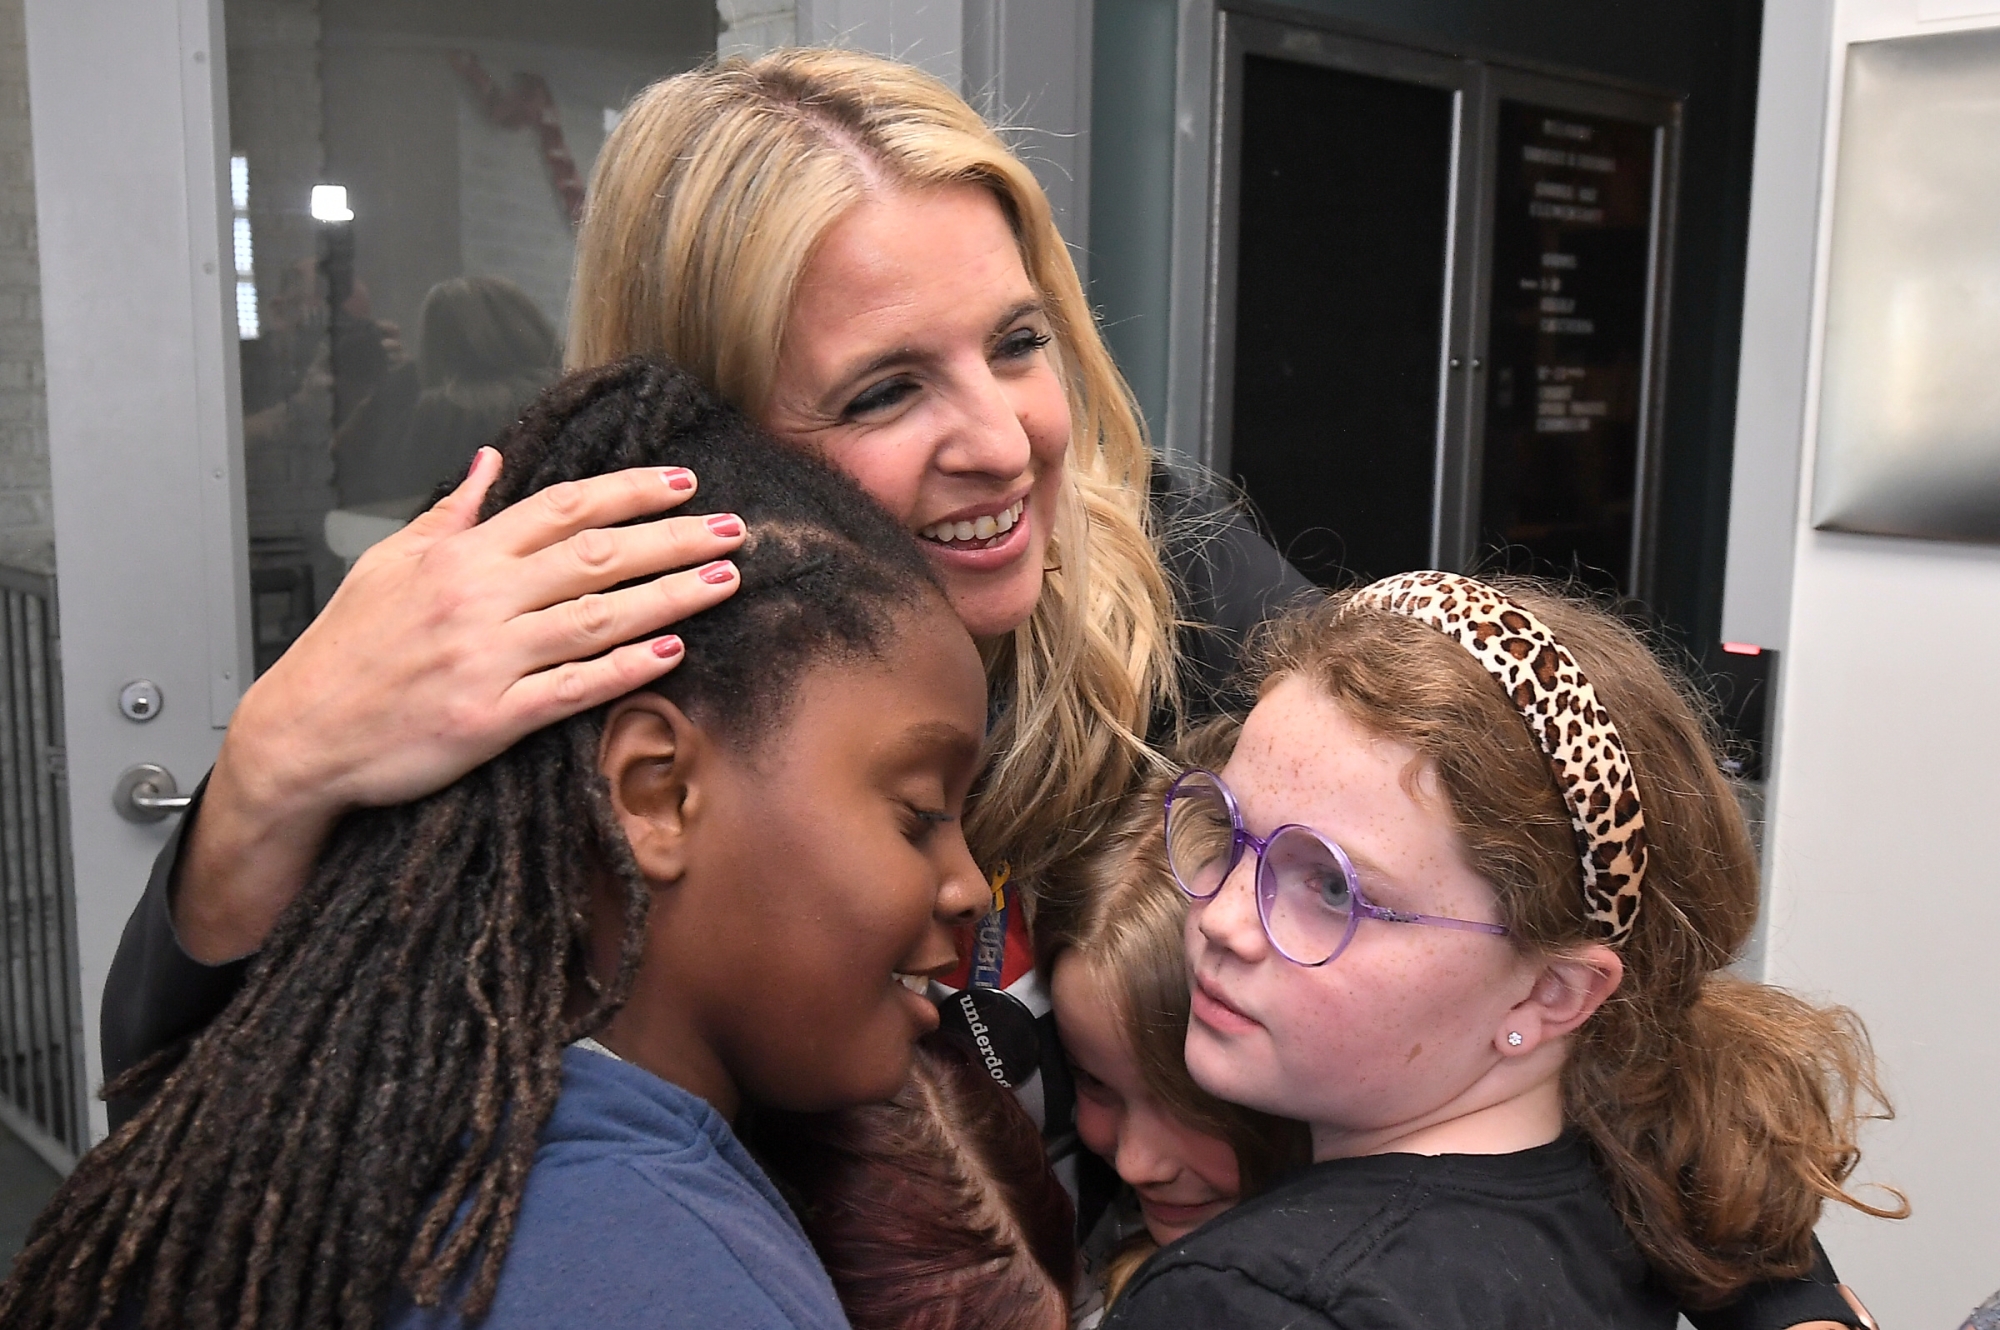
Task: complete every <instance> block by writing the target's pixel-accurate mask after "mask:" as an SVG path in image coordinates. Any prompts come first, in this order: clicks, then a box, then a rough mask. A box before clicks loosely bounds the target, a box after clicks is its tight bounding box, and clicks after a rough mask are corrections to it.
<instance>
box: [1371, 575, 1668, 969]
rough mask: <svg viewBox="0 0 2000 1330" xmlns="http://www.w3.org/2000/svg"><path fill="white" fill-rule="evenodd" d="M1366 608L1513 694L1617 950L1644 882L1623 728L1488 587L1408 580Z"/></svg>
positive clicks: (1517, 609) (1596, 926) (1543, 636)
mask: <svg viewBox="0 0 2000 1330" xmlns="http://www.w3.org/2000/svg"><path fill="white" fill-rule="evenodd" d="M1348 604H1349V605H1350V606H1351V605H1367V606H1372V607H1374V608H1377V609H1384V610H1388V611H1389V612H1391V613H1393V614H1401V615H1405V616H1407V617H1409V618H1412V619H1418V620H1421V621H1422V622H1424V623H1427V624H1429V625H1430V626H1431V627H1433V628H1435V629H1437V630H1438V631H1439V632H1441V633H1443V634H1444V635H1445V636H1447V637H1449V638H1451V639H1452V640H1453V641H1455V642H1457V643H1458V644H1459V645H1460V646H1462V647H1464V648H1465V649H1466V650H1467V651H1469V652H1471V653H1472V658H1473V659H1474V660H1476V661H1478V662H1479V663H1480V664H1481V665H1482V666H1484V667H1485V669H1486V671H1487V673H1489V674H1491V675H1492V676H1493V677H1494V678H1495V679H1497V680H1498V681H1499V682H1500V686H1501V687H1502V688H1504V689H1506V691H1507V696H1508V699H1509V700H1511V701H1512V702H1513V703H1514V706H1515V707H1516V708H1517V709H1518V710H1519V711H1520V713H1521V719H1523V720H1524V721H1526V722H1527V723H1528V731H1529V733H1531V734H1533V735H1534V736H1535V742H1536V743H1537V744H1539V745H1540V746H1541V750H1542V753H1543V755H1544V756H1546V757H1547V758H1548V760H1549V766H1550V768H1551V769H1552V770H1553V771H1554V773H1555V778H1556V786H1557V788H1558V789H1560V790H1561V791H1562V796H1563V802H1564V804H1566V805H1567V806H1568V808H1569V821H1570V825H1571V826H1572V827H1574V828H1575V829H1576V842H1577V851H1578V855H1579V857H1580V859H1581V861H1582V863H1583V908H1584V916H1585V918H1586V920H1587V921H1588V922H1589V924H1590V926H1591V927H1592V929H1593V930H1594V931H1596V932H1597V933H1598V934H1599V936H1601V937H1602V938H1603V940H1604V941H1606V942H1608V943H1610V944H1611V945H1612V946H1614V947H1615V946H1618V945H1619V944H1620V943H1622V942H1624V941H1625V939H1626V938H1627V937H1629V936H1630V935H1631V932H1632V922H1633V920H1635V919H1637V918H1638V917H1639V884H1640V883H1641V882H1642V881H1644V880H1645V876H1646V814H1645V812H1644V811H1643V810H1642V809H1640V807H1639V786H1638V784H1637V782H1636V781H1635V780H1634V779H1633V777H1632V760H1631V758H1630V757H1628V756H1627V755H1626V752H1625V744H1624V741H1623V740H1621V739H1620V738H1619V737H1618V727H1617V726H1615V725H1613V724H1612V723H1611V716H1610V714H1609V713H1608V712H1606V711H1605V709H1604V707H1603V706H1602V705H1601V704H1600V703H1599V702H1598V700H1597V690H1596V689H1594V688H1592V687H1591V686H1590V680H1589V679H1587V678H1585V677H1584V674H1583V671H1582V670H1581V669H1579V668H1578V667H1577V663H1576V661H1575V659H1573V658H1572V657H1571V656H1570V654H1569V652H1568V651H1566V650H1564V648H1563V645H1562V643H1560V642H1558V641H1556V638H1555V634H1554V633H1551V632H1550V631H1549V630H1548V627H1547V625H1545V624H1543V623H1542V621H1541V620H1540V619H1537V618H1536V617H1535V616H1534V615H1532V614H1530V613H1529V612H1528V611H1527V610H1525V609H1523V608H1522V607H1521V606H1519V605H1517V604H1515V603H1514V602H1513V601H1512V600H1510V599H1508V597H1507V596H1505V595H1504V594H1502V593H1501V592H1499V591H1497V590H1495V589H1494V588H1492V587H1490V586H1487V585H1486V584H1485V583H1484V582H1478V581H1474V580H1473V579H1472V578H1470V577H1461V576H1460V575H1459V574H1457V573H1440V572H1425V573H1404V574H1403V575H1402V576H1400V577H1385V578H1383V579H1382V580H1381V581H1379V582H1376V583H1373V584H1372V585H1369V586H1365V587H1363V588H1362V589H1361V590H1359V591H1357V592H1355V593H1354V596H1353V598H1352V599H1351V600H1350V601H1349V602H1348Z"/></svg>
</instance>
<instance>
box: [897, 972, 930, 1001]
mask: <svg viewBox="0 0 2000 1330" xmlns="http://www.w3.org/2000/svg"><path fill="white" fill-rule="evenodd" d="M889 977H890V978H891V979H893V980H895V981H896V982H897V983H899V984H901V985H902V986H903V987H905V988H907V989H909V990H910V991H911V992H912V993H915V994H916V995H917V996H918V997H925V996H928V995H929V993H930V989H931V981H930V980H928V979H926V978H924V976H922V975H920V974H892V975H890V976H889Z"/></svg>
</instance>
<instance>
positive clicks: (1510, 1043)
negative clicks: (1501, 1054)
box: [1507, 1030, 1521, 1048]
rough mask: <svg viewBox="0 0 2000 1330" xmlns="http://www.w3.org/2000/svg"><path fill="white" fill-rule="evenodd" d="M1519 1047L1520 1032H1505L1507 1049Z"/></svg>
mask: <svg viewBox="0 0 2000 1330" xmlns="http://www.w3.org/2000/svg"><path fill="white" fill-rule="evenodd" d="M1520 1046H1521V1032H1520V1031H1519V1030H1509V1031H1508V1032H1507V1047H1509V1048H1519V1047H1520Z"/></svg>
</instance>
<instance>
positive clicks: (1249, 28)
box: [1200, 10, 1484, 562]
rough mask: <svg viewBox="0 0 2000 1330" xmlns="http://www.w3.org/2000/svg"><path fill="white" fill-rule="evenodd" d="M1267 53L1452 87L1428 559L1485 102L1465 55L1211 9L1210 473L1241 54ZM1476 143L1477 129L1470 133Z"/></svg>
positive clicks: (1453, 399)
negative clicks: (1470, 120) (1470, 153)
mask: <svg viewBox="0 0 2000 1330" xmlns="http://www.w3.org/2000/svg"><path fill="white" fill-rule="evenodd" d="M1252 55H1259V56H1270V57H1274V58H1277V59H1282V60H1290V61H1294V62H1296V63H1299V64H1307V65H1316V66H1318V67H1320V68H1323V69H1335V70H1341V71H1343V72H1348V73H1355V74H1365V75H1369V76H1371V77H1375V78H1386V79H1392V80H1394V81H1396V82H1399V83H1413V84H1418V85H1421V86H1424V87H1430V88H1437V89H1440V90H1442V91H1445V92H1447V93H1449V94H1450V95H1451V100H1452V136H1451V148H1450V158H1449V161H1448V164H1447V166H1446V180H1445V209H1446V218H1445V245H1444V253H1443V254H1442V255H1440V256H1439V257H1440V259H1441V260H1442V262H1443V263H1444V270H1445V280H1444V308H1443V309H1442V311H1440V313H1441V318H1440V320H1439V328H1440V333H1441V335H1440V337H1439V339H1438V349H1437V404H1438V409H1437V427H1436V436H1435V442H1434V447H1435V449H1436V461H1435V463H1434V466H1433V475H1434V476H1435V477H1436V480H1435V481H1434V483H1433V492H1432V495H1431V514H1432V516H1431V558H1432V560H1433V561H1434V562H1436V561H1438V560H1439V559H1440V557H1441V556H1440V550H1439V538H1440V535H1441V527H1440V524H1439V521H1438V514H1439V513H1440V512H1441V511H1443V510H1444V508H1443V505H1444V503H1445V501H1446V496H1445V495H1444V494H1443V493H1442V492H1441V482H1443V481H1444V479H1445V478H1446V477H1447V476H1449V475H1452V474H1453V473H1454V468H1453V467H1452V466H1451V465H1449V463H1448V451H1449V449H1450V448H1451V445H1452V441H1453V440H1456V439H1459V438H1461V437H1463V436H1464V434H1465V428H1464V424H1463V422H1462V421H1461V420H1460V419H1459V416H1460V415H1461V414H1462V413H1463V411H1464V409H1465V403H1466V400H1467V399H1466V395H1465V393H1464V392H1462V391H1455V390H1454V389H1455V386H1456V385H1455V384H1454V379H1455V378H1456V379H1458V380H1463V379H1464V378H1465V377H1466V376H1465V375H1464V374H1462V373H1459V372H1458V370H1459V363H1460V360H1461V356H1460V354H1459V352H1458V348H1460V347H1462V346H1463V345H1464V344H1465V341H1466V337H1467V332H1466V328H1465V326H1464V325H1465V317H1466V300H1465V295H1464V291H1463V287H1464V286H1465V283H1464V282H1462V281H1460V280H1459V275H1460V274H1461V273H1462V272H1464V271H1465V270H1466V269H1467V267H1468V265H1469V264H1470V263H1471V261H1472V258H1473V255H1472V251H1471V242H1472V240H1473V238H1474V236H1473V228H1472V226H1471V222H1472V220H1473V217H1472V215H1471V212H1470V209H1471V208H1472V207H1473V206H1474V205H1475V204H1476V198H1475V197H1474V196H1473V195H1472V194H1471V192H1470V191H1468V190H1466V189H1465V188H1464V182H1465V175H1466V161H1465V147H1466V143H1467V140H1468V132H1469V131H1470V130H1474V128H1475V127H1474V126H1469V125H1468V124H1467V116H1468V112H1470V113H1472V114H1475V115H1476V114H1477V112H1478V108H1479V107H1481V106H1482V105H1484V99H1483V98H1481V97H1480V96H1479V91H1480V84H1479V68H1478V66H1477V65H1474V64H1472V63H1470V62H1468V61H1464V60H1457V59H1452V58H1450V57H1445V56H1438V55H1432V54H1430V53H1428V52H1424V51H1417V50H1412V49H1410V48H1408V47H1402V46H1393V45H1389V44H1385V43H1381V42H1375V41H1369V40H1365V39H1362V38H1356V37H1350V36H1346V35H1342V34H1339V33H1332V32H1327V31H1324V30H1322V29H1320V28H1317V27H1308V26H1302V25H1299V24H1292V23H1284V22H1278V21H1274V20H1271V19H1267V18H1262V17H1259V16H1256V15H1251V14H1241V13H1235V12H1231V11H1228V10H1224V11H1223V12H1222V13H1221V15H1220V16H1219V31H1218V40H1217V43H1216V65H1215V108H1216V111H1215V125H1216V137H1215V142H1216V152H1215V157H1214V163H1213V166H1212V168H1211V170H1212V173H1213V174H1212V183H1211V185H1210V195H1209V197H1210V198H1211V199H1212V200H1213V217H1214V225H1213V226H1212V227H1211V228H1210V229H1209V247H1208V256H1207V260H1208V261H1207V283H1206V284H1207V289H1208V291H1209V292H1210V296H1209V302H1208V308H1209V314H1208V329H1207V332H1208V335H1207V337H1206V338H1205V339H1204V341H1205V348H1204V357H1203V364H1202V382H1203V384H1204V392H1203V395H1202V403H1201V408H1202V410H1201V433H1202V442H1203V447H1202V452H1201V454H1200V459H1201V461H1202V463H1203V465H1205V466H1207V467H1208V468H1209V469H1210V470H1211V471H1214V472H1216V473H1218V474H1222V475H1227V474H1228V473H1229V467H1230V461H1231V443H1232V440H1231V438H1230V432H1231V417H1232V414H1233V408H1234V404H1235V377H1236V364H1235V356H1236V268H1237V265H1236V240H1237V224H1238V217H1237V211H1238V208H1237V196H1238V192H1239V191H1238V186H1239V185H1240V183H1241V176H1240V172H1241V169H1242V110H1243V78H1242V70H1243V68H1244V62H1245V58H1246V57H1248V56H1252ZM1471 141H1472V142H1474V143H1477V142H1478V141H1479V140H1478V138H1477V137H1474V138H1472V140H1471Z"/></svg>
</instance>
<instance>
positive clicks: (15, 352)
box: [0, 0, 55, 572]
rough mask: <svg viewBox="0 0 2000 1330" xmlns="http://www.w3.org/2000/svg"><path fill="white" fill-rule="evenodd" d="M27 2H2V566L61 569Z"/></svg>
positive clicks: (0, 188)
mask: <svg viewBox="0 0 2000 1330" xmlns="http://www.w3.org/2000/svg"><path fill="white" fill-rule="evenodd" d="M43 383H44V373H43V367H42V291H41V274H40V265H39V262H38V260H37V258H36V250H35V165H34V155H33V151H32V145H31V143H30V140H29V133H28V54H27V43H26V39H25V33H24V30H23V27H22V17H21V0H0V562H4V563H9V564H13V565H15V566H17V567H25V568H30V569H33V570H34V571H37V572H53V571H54V570H55V535H54V526H53V519H52V518H51V516H50V509H49V429H48V406H47V398H46V395H45V392H44V387H43Z"/></svg>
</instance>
